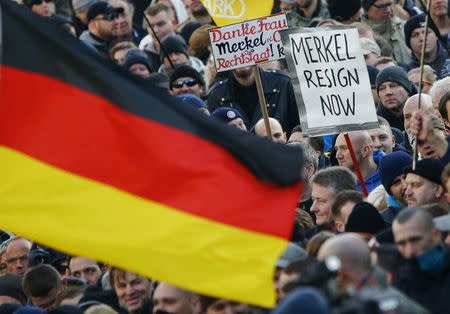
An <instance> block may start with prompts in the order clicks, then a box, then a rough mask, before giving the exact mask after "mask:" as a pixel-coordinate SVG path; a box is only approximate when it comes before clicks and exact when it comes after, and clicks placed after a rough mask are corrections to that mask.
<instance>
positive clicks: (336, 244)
mask: <svg viewBox="0 0 450 314" xmlns="http://www.w3.org/2000/svg"><path fill="white" fill-rule="evenodd" d="M329 256H336V257H337V258H339V259H340V260H341V264H342V266H341V270H342V271H345V272H346V273H347V274H348V275H349V276H350V277H351V278H352V279H353V280H354V281H355V282H356V281H359V280H360V279H361V278H362V277H364V276H365V275H366V274H367V273H368V272H369V271H370V270H371V269H372V266H371V263H370V251H369V248H368V246H367V243H366V242H365V241H364V240H363V239H362V238H361V237H360V236H358V235H356V234H350V233H342V234H338V235H335V236H334V237H332V238H330V239H328V240H327V241H325V243H324V244H323V245H322V247H321V248H320V250H319V253H318V255H317V258H318V259H319V260H324V259H326V258H327V257H329Z"/></svg>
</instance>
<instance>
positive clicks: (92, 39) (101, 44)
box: [80, 31, 109, 56]
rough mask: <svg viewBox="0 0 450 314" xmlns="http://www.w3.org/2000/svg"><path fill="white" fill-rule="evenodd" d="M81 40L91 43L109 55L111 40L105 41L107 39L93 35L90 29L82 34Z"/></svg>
mask: <svg viewBox="0 0 450 314" xmlns="http://www.w3.org/2000/svg"><path fill="white" fill-rule="evenodd" d="M80 40H82V41H84V42H87V43H88V44H91V45H92V46H94V47H95V49H97V50H98V52H100V53H101V54H103V55H105V56H107V55H108V49H109V41H105V40H103V39H101V38H99V37H97V36H95V35H93V34H92V33H90V32H89V31H84V32H83V33H82V34H81V35H80Z"/></svg>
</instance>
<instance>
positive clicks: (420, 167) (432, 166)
mask: <svg viewBox="0 0 450 314" xmlns="http://www.w3.org/2000/svg"><path fill="white" fill-rule="evenodd" d="M442 171H444V165H443V164H442V162H441V161H440V160H439V159H433V158H425V159H421V160H419V161H418V162H417V163H416V169H415V170H412V167H407V168H405V174H408V173H414V174H416V175H418V176H421V177H422V178H425V179H427V180H429V181H431V182H434V183H437V184H440V185H442V182H441V174H442Z"/></svg>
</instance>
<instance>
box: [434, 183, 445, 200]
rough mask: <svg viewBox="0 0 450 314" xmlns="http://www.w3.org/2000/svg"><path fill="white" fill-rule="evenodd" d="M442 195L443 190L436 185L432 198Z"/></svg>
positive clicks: (440, 186)
mask: <svg viewBox="0 0 450 314" xmlns="http://www.w3.org/2000/svg"><path fill="white" fill-rule="evenodd" d="M442 194H444V188H443V187H442V185H440V184H436V190H435V192H434V196H435V197H436V198H440V197H441V196H442Z"/></svg>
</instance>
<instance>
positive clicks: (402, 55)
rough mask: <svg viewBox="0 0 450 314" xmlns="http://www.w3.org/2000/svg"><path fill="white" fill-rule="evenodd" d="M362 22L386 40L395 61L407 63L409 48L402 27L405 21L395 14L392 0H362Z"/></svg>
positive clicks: (409, 55)
mask: <svg viewBox="0 0 450 314" xmlns="http://www.w3.org/2000/svg"><path fill="white" fill-rule="evenodd" d="M361 5H362V8H363V9H364V12H365V14H364V15H363V23H365V24H367V25H368V26H370V27H371V28H372V30H373V31H374V32H375V34H377V35H378V36H380V37H383V38H384V39H386V40H387V42H388V43H389V45H390V46H391V48H392V57H393V58H394V59H395V60H396V61H397V62H404V63H409V62H410V61H411V50H410V49H409V48H408V46H406V44H405V37H404V34H403V27H404V25H405V21H403V20H402V19H400V18H399V17H397V16H395V14H394V6H395V5H397V4H396V1H393V0H375V1H374V0H362V2H361Z"/></svg>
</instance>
